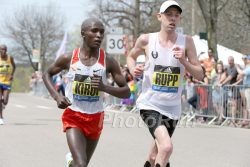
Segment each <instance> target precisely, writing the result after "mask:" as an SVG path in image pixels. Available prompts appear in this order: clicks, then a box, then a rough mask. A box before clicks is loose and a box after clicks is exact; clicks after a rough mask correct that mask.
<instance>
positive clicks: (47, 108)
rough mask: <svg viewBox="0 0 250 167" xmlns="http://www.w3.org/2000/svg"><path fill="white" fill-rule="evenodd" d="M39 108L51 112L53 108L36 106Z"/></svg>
mask: <svg viewBox="0 0 250 167" xmlns="http://www.w3.org/2000/svg"><path fill="white" fill-rule="evenodd" d="M36 107H37V108H41V109H46V110H50V109H51V107H46V106H36Z"/></svg>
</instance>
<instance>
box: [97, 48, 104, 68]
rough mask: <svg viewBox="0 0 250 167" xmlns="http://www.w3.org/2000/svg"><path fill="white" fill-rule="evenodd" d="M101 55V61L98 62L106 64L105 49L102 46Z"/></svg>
mask: <svg viewBox="0 0 250 167" xmlns="http://www.w3.org/2000/svg"><path fill="white" fill-rule="evenodd" d="M99 52H100V56H99V61H98V63H100V64H101V65H103V66H105V51H104V50H103V49H102V48H100V51H99Z"/></svg>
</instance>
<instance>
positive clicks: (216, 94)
mask: <svg viewBox="0 0 250 167" xmlns="http://www.w3.org/2000/svg"><path fill="white" fill-rule="evenodd" d="M215 72H216V74H215V75H214V77H213V78H212V81H211V84H212V85H214V86H213V91H212V97H213V98H212V103H213V108H214V111H215V112H216V113H217V114H218V119H217V122H216V124H217V125H220V124H221V123H222V116H223V112H222V111H223V107H222V105H221V104H223V103H222V100H223V91H222V88H221V87H220V86H218V84H219V83H220V82H221V81H223V80H225V78H226V77H227V76H226V73H225V70H224V65H223V62H222V61H220V62H218V63H217V64H216V66H215Z"/></svg>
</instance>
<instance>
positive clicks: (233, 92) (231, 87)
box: [219, 56, 242, 118]
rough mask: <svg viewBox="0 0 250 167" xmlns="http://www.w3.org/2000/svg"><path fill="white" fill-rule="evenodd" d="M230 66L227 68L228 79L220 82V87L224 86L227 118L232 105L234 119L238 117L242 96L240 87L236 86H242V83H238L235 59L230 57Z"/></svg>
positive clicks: (224, 105)
mask: <svg viewBox="0 0 250 167" xmlns="http://www.w3.org/2000/svg"><path fill="white" fill-rule="evenodd" d="M228 65H229V67H228V68H226V74H227V77H226V78H225V79H224V80H222V81H220V83H219V86H224V85H226V86H225V87H224V90H225V95H224V104H223V107H224V109H225V114H226V116H227V115H228V105H231V114H232V118H235V116H236V110H237V107H239V106H238V104H241V101H240V100H241V96H240V90H239V87H237V86H236V85H240V84H242V82H241V81H238V82H237V77H238V72H237V69H236V66H235V63H234V57H233V56H229V57H228Z"/></svg>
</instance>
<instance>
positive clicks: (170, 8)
mask: <svg viewBox="0 0 250 167" xmlns="http://www.w3.org/2000/svg"><path fill="white" fill-rule="evenodd" d="M181 13H182V9H181V7H180V5H179V4H178V3H177V2H176V1H173V0H168V1H165V2H164V3H163V4H162V5H161V8H160V11H159V13H158V14H157V18H158V20H159V21H160V23H161V29H160V31H159V32H156V33H150V34H143V35H141V36H140V37H139V38H138V39H137V41H136V43H135V46H134V48H133V49H132V50H131V51H130V53H129V55H128V57H127V65H128V67H129V69H130V72H131V73H132V75H134V76H135V77H140V76H141V75H142V74H143V81H142V93H141V94H140V96H139V98H138V99H137V107H138V108H139V109H140V114H141V117H142V119H143V120H144V122H145V123H146V124H147V125H148V128H149V131H150V133H151V135H152V136H153V138H154V141H153V145H152V147H151V150H150V153H149V156H148V158H147V160H146V163H145V165H144V167H166V166H167V167H169V166H170V164H169V162H168V161H169V158H170V155H171V153H172V151H173V146H172V142H171V136H172V134H173V132H174V129H175V127H176V124H177V121H178V119H179V118H180V116H181V92H182V79H183V76H184V72H185V70H187V71H188V72H189V73H190V74H192V75H193V77H195V78H196V79H198V80H201V79H202V78H203V71H202V68H201V65H200V63H199V61H198V59H197V56H196V50H195V46H194V42H193V39H192V37H190V36H186V35H182V34H178V33H176V31H175V30H176V27H177V24H178V23H179V22H180V19H181ZM142 53H144V54H145V56H146V62H145V65H144V66H143V65H135V64H136V63H135V61H136V58H137V57H138V56H139V55H140V54H142Z"/></svg>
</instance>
